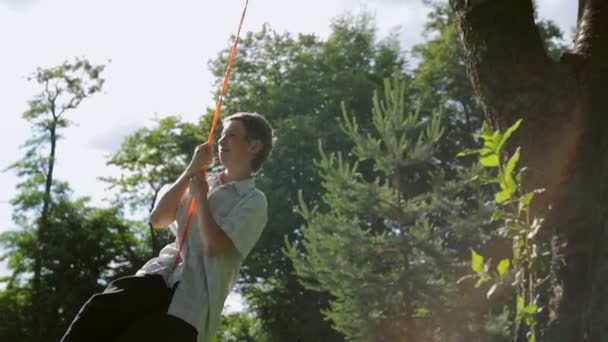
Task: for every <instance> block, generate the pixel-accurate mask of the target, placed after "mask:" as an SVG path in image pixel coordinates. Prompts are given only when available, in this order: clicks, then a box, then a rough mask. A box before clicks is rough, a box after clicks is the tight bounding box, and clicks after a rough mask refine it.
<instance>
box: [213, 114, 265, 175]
mask: <svg viewBox="0 0 608 342" xmlns="http://www.w3.org/2000/svg"><path fill="white" fill-rule="evenodd" d="M260 147H261V142H260V141H259V140H251V141H249V140H247V130H246V129H245V125H244V124H243V123H242V122H241V121H240V120H228V121H227V122H224V129H223V130H222V136H221V137H220V140H219V155H220V162H221V163H222V165H223V166H224V167H225V168H227V169H231V168H234V169H245V168H251V161H252V160H253V158H255V155H256V153H257V152H258V151H259V150H260Z"/></svg>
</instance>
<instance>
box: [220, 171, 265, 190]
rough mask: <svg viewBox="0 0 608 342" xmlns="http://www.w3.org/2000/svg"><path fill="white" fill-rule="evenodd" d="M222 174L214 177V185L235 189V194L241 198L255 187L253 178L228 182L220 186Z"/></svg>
mask: <svg viewBox="0 0 608 342" xmlns="http://www.w3.org/2000/svg"><path fill="white" fill-rule="evenodd" d="M221 177H222V172H220V173H218V174H217V175H216V176H215V184H216V185H217V186H232V187H234V188H235V189H236V192H237V193H238V194H239V195H241V196H243V195H245V194H246V193H248V192H249V191H250V190H251V189H253V188H254V187H255V180H254V178H253V177H249V178H245V179H242V180H239V181H234V182H229V183H226V184H222V178H221Z"/></svg>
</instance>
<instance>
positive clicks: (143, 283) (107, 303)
mask: <svg viewBox="0 0 608 342" xmlns="http://www.w3.org/2000/svg"><path fill="white" fill-rule="evenodd" d="M175 288H176V287H173V288H172V289H170V288H167V286H166V285H165V281H164V280H163V278H162V277H161V276H160V275H145V276H141V277H140V276H129V277H124V278H120V279H117V280H115V281H113V282H111V283H110V285H108V287H107V288H106V289H105V290H104V291H103V292H102V293H97V294H95V295H93V296H92V297H91V298H90V299H89V300H88V301H87V302H86V303H85V304H84V305H83V307H82V308H81V309H80V312H79V313H78V314H77V315H76V318H74V321H73V322H72V324H71V325H70V327H69V328H68V330H67V332H66V333H65V335H64V336H63V338H62V339H61V342H95V341H99V342H101V341H103V342H124V341H146V342H154V341H159V342H160V341H162V342H168V341H192V342H196V338H197V331H196V329H195V328H194V327H193V326H191V325H190V324H188V323H186V322H184V321H183V320H181V319H179V318H177V317H174V316H171V315H169V314H167V309H168V307H169V303H170V302H171V298H172V297H173V293H174V292H175Z"/></svg>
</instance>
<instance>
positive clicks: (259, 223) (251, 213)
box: [217, 191, 268, 259]
mask: <svg viewBox="0 0 608 342" xmlns="http://www.w3.org/2000/svg"><path fill="white" fill-rule="evenodd" d="M267 207H268V205H267V201H266V196H264V194H263V193H261V192H258V191H256V192H253V195H252V196H250V197H248V198H245V199H243V200H241V201H240V202H239V203H238V204H237V205H236V206H235V207H234V208H233V209H232V210H230V212H229V213H228V215H226V216H224V217H220V218H219V219H218V222H217V223H218V225H219V226H220V227H221V229H222V230H223V231H224V232H225V233H226V235H228V237H229V238H230V240H232V243H233V244H234V246H235V247H236V249H237V250H238V252H239V254H240V255H241V257H242V258H243V259H245V258H246V257H247V255H248V254H249V252H251V249H253V246H255V244H256V242H257V241H258V239H259V238H260V235H261V234H262V231H263V230H264V227H265V226H266V222H267V220H268V213H267Z"/></svg>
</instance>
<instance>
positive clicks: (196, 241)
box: [136, 174, 268, 342]
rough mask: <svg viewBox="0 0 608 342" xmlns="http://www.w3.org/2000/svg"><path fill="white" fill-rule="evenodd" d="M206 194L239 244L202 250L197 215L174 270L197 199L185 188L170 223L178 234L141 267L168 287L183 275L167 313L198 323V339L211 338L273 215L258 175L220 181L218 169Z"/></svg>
mask: <svg viewBox="0 0 608 342" xmlns="http://www.w3.org/2000/svg"><path fill="white" fill-rule="evenodd" d="M207 198H208V200H209V207H210V209H211V214H212V216H213V218H214V219H215V221H216V223H217V224H218V226H220V227H221V229H222V230H223V231H224V232H225V233H226V234H227V235H228V237H229V238H230V239H231V240H232V243H233V245H234V247H233V248H231V249H230V250H228V251H227V252H226V253H225V254H223V255H220V256H216V257H210V256H207V255H206V254H205V253H204V251H203V244H202V240H201V239H202V235H201V229H200V228H201V227H199V226H198V220H197V219H196V217H193V218H192V219H191V222H190V232H189V234H188V241H187V242H186V243H185V245H184V249H183V250H182V254H181V259H182V260H185V261H182V262H180V263H179V264H178V266H177V268H176V269H175V270H173V261H174V259H175V255H176V254H177V246H179V243H180V241H181V237H182V235H183V230H184V226H185V224H186V219H187V216H188V208H189V206H190V201H191V200H192V197H191V196H190V194H189V191H188V190H186V192H185V194H184V197H183V198H182V200H181V202H180V205H179V207H178V209H177V214H176V220H175V222H173V223H172V224H171V225H170V227H169V228H171V230H172V231H173V232H174V234H176V236H177V237H176V240H175V241H174V242H173V243H170V244H168V245H166V246H165V247H164V248H163V249H162V250H161V251H160V253H159V256H158V257H156V258H153V259H151V260H149V261H148V262H147V263H146V264H145V265H144V266H143V267H142V268H141V269H140V270H139V271H137V273H136V274H137V275H143V274H160V275H162V276H163V278H164V279H165V282H166V283H167V286H169V287H171V286H173V284H175V283H176V282H177V281H179V286H178V287H177V289H176V291H175V294H174V295H173V299H172V301H171V304H170V305H169V310H168V313H169V314H170V315H172V316H175V317H178V318H181V319H183V320H184V321H186V322H188V323H190V324H191V325H192V326H194V327H196V328H197V330H198V341H199V342H208V341H211V340H212V337H213V335H214V333H215V330H216V329H217V327H218V324H219V319H220V316H221V313H222V309H223V308H224V302H225V300H226V297H227V296H228V294H229V293H230V291H231V289H232V287H233V286H234V284H235V283H236V280H237V278H238V274H239V270H240V267H241V264H242V262H243V260H244V259H245V257H247V255H248V254H249V252H250V251H251V249H252V248H253V246H254V245H255V243H256V242H257V240H258V239H259V237H260V235H261V233H262V230H263V229H264V226H265V225H266V222H267V220H268V216H267V202H266V196H265V195H264V193H263V192H262V191H260V190H258V189H257V188H256V187H255V182H254V180H253V178H249V179H245V180H241V181H237V182H231V183H228V184H221V181H220V176H219V174H218V175H216V176H214V177H211V178H209V192H208V194H207ZM195 215H196V214H195Z"/></svg>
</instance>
